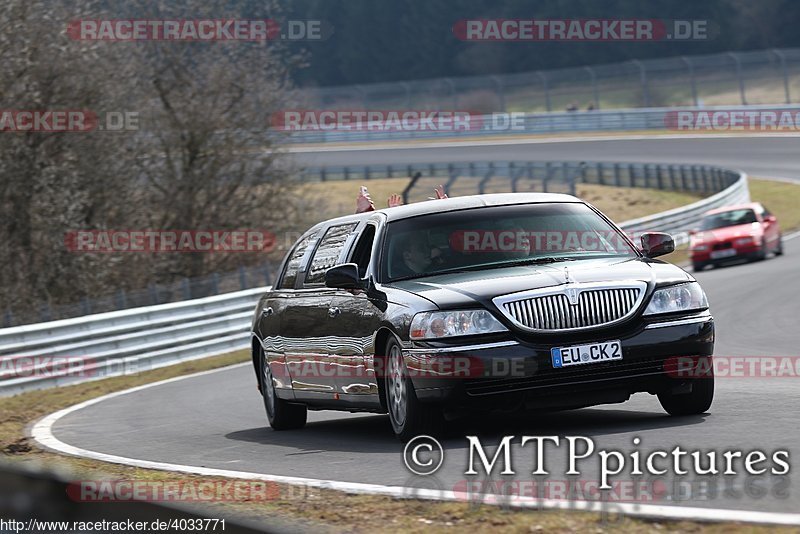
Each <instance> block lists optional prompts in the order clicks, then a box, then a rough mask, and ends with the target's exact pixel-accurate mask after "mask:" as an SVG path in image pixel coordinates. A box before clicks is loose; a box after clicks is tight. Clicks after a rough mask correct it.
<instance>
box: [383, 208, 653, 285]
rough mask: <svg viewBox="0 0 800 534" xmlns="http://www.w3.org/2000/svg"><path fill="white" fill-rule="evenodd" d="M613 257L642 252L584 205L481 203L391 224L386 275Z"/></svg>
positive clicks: (393, 277) (390, 277)
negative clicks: (501, 204)
mask: <svg viewBox="0 0 800 534" xmlns="http://www.w3.org/2000/svg"><path fill="white" fill-rule="evenodd" d="M608 256H621V257H636V256H638V253H637V252H636V250H635V249H634V248H633V247H632V246H631V245H630V243H629V241H628V240H627V238H626V237H625V236H624V235H622V234H621V233H619V232H618V231H617V230H616V229H615V228H614V227H613V226H611V225H610V224H609V223H607V222H606V221H605V220H604V219H603V218H602V217H600V216H599V215H597V214H596V213H595V212H594V211H592V209H590V208H589V207H588V206H586V205H585V204H580V203H552V204H527V205H521V206H520V205H516V206H495V207H481V208H475V209H468V210H461V211H455V212H448V213H434V214H430V215H424V216H420V217H414V218H411V219H404V220H401V221H396V222H392V223H389V225H388V229H387V239H386V241H385V243H384V254H383V258H385V261H384V262H383V277H384V279H385V280H400V279H407V278H417V277H421V276H430V275H434V274H442V273H446V272H456V271H469V270H481V269H490V268H494V267H500V266H513V265H519V264H523V265H524V264H536V263H552V262H558V261H571V260H576V259H583V258H594V257H608Z"/></svg>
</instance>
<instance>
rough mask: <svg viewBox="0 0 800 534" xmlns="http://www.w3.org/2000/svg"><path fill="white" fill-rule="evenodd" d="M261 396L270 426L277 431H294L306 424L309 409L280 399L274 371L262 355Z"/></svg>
mask: <svg viewBox="0 0 800 534" xmlns="http://www.w3.org/2000/svg"><path fill="white" fill-rule="evenodd" d="M259 359H260V360H261V395H262V396H263V397H264V408H265V409H266V411H267V419H268V420H269V426H271V427H272V428H273V429H275V430H292V429H295V428H302V427H304V426H305V424H306V418H307V417H308V409H307V408H306V406H305V405H304V404H292V403H290V402H286V401H285V400H283V399H279V398H278V395H277V393H276V391H275V385H274V384H273V383H272V371H270V369H269V364H267V359H266V357H264V354H263V353H262V354H261V358H259Z"/></svg>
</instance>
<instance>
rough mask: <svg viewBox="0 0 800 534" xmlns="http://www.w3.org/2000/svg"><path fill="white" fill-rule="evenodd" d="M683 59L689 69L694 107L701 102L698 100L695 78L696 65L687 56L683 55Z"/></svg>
mask: <svg viewBox="0 0 800 534" xmlns="http://www.w3.org/2000/svg"><path fill="white" fill-rule="evenodd" d="M681 61H683V62H684V63H685V64H686V69H687V70H688V71H689V81H690V83H691V87H692V102H694V107H697V106H698V105H699V103H698V101H697V81H696V80H695V78H694V65H693V64H692V61H691V60H690V59H689V58H688V57H686V56H681Z"/></svg>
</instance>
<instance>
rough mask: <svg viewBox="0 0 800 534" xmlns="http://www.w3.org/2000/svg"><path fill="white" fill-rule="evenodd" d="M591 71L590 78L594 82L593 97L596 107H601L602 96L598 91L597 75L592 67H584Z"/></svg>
mask: <svg viewBox="0 0 800 534" xmlns="http://www.w3.org/2000/svg"><path fill="white" fill-rule="evenodd" d="M583 68H584V69H586V71H587V72H588V73H589V79H590V80H591V83H592V99H593V100H594V109H600V98H599V94H598V91H597V75H596V74H595V72H594V69H593V68H592V67H583Z"/></svg>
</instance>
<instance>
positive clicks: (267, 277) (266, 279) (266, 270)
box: [261, 263, 272, 286]
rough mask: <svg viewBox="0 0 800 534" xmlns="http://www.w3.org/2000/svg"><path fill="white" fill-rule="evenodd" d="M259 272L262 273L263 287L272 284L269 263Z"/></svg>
mask: <svg viewBox="0 0 800 534" xmlns="http://www.w3.org/2000/svg"><path fill="white" fill-rule="evenodd" d="M261 270H262V271H263V272H264V285H266V286H268V285H270V284H271V283H272V275H271V273H270V271H271V269H270V264H269V263H265V264H264V265H263V266H262V267H261Z"/></svg>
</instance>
